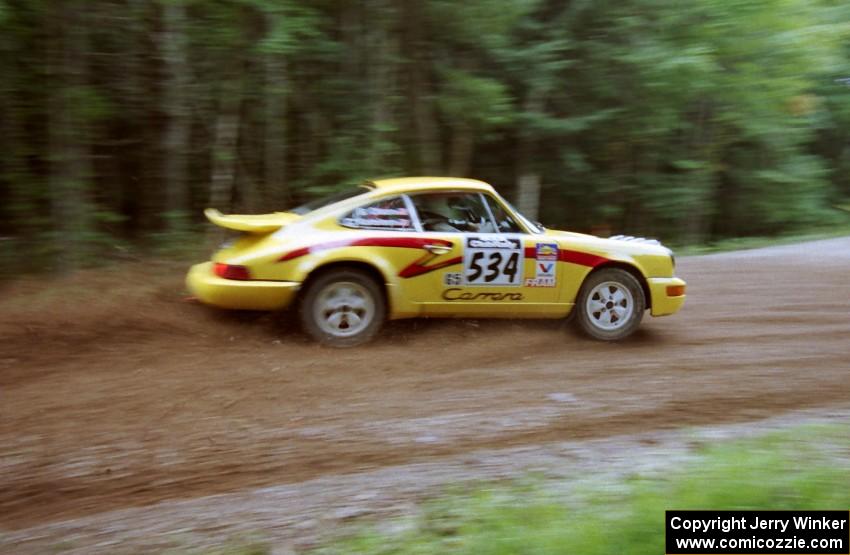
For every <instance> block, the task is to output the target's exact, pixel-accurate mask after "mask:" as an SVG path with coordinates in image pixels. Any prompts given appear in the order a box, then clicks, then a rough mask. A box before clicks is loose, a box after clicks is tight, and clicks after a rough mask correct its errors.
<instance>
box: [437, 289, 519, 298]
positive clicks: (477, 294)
mask: <svg viewBox="0 0 850 555" xmlns="http://www.w3.org/2000/svg"><path fill="white" fill-rule="evenodd" d="M522 298H523V297H522V293H499V292H496V291H464V290H463V289H459V288H457V287H453V288H451V289H446V290H445V291H443V299H444V300H447V301H521V300H522Z"/></svg>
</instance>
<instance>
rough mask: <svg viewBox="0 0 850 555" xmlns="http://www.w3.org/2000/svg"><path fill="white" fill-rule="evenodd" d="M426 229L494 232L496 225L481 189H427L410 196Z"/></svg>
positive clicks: (423, 227)
mask: <svg viewBox="0 0 850 555" xmlns="http://www.w3.org/2000/svg"><path fill="white" fill-rule="evenodd" d="M410 199H411V200H412V201H413V206H414V207H415V208H416V212H417V214H418V215H419V221H420V222H422V229H423V230H425V231H449V232H458V231H461V232H465V231H471V232H477V233H493V232H495V231H496V226H495V225H494V224H493V220H492V219H491V218H490V213H489V212H488V211H487V207H486V206H485V204H484V200H483V198H482V196H481V195H480V194H478V193H468V192H445V193H426V194H421V195H413V196H411V197H410Z"/></svg>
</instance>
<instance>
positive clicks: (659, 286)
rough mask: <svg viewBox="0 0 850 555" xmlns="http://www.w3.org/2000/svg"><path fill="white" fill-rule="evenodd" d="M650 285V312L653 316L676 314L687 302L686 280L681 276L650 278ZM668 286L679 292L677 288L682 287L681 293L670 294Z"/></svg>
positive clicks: (648, 280) (648, 282) (648, 281)
mask: <svg viewBox="0 0 850 555" xmlns="http://www.w3.org/2000/svg"><path fill="white" fill-rule="evenodd" d="M646 281H647V284H648V285H649V294H650V296H651V297H652V309H651V311H650V314H652V315H653V316H667V315H668V314H675V313H676V312H678V311H679V309H680V308H682V305H683V304H685V297H686V296H687V295H685V281H684V280H681V279H679V278H676V277H673V278H649V279H647V280H646ZM668 288H670V289H671V290H673V292H674V293H677V292H678V291H676V289H678V288H681V294H679V295H670V294H668Z"/></svg>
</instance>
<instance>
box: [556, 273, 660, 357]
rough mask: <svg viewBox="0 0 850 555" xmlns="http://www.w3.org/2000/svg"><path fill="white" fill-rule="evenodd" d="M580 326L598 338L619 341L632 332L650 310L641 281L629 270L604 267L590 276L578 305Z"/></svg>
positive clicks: (577, 316) (579, 297) (576, 309)
mask: <svg viewBox="0 0 850 555" xmlns="http://www.w3.org/2000/svg"><path fill="white" fill-rule="evenodd" d="M573 310H575V311H576V312H577V314H576V322H577V323H578V326H579V328H581V330H582V331H583V332H584V333H586V334H587V335H589V336H590V337H593V338H594V339H600V340H602V341H616V340H618V339H623V338H624V337H627V336H629V335H631V334H632V333H633V332H634V331H635V330H636V329H637V327H638V326H639V325H640V321H641V319H642V318H643V313H644V310H646V297H645V296H644V293H643V288H642V287H641V285H640V283H639V282H638V280H637V279H636V278H635V277H634V276H633V275H632V274H630V273H629V272H627V271H626V270H623V269H620V268H604V269H602V270H599V271H596V272H594V273H592V274H590V276H588V277H587V279H586V280H585V282H584V284H582V287H581V291H580V292H579V295H578V299H577V300H576V306H575V308H574V309H573Z"/></svg>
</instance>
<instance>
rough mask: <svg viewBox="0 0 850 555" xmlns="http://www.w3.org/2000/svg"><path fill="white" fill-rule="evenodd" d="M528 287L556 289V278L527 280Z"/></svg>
mask: <svg viewBox="0 0 850 555" xmlns="http://www.w3.org/2000/svg"><path fill="white" fill-rule="evenodd" d="M525 286H526V287H555V278H554V277H536V278H525Z"/></svg>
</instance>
